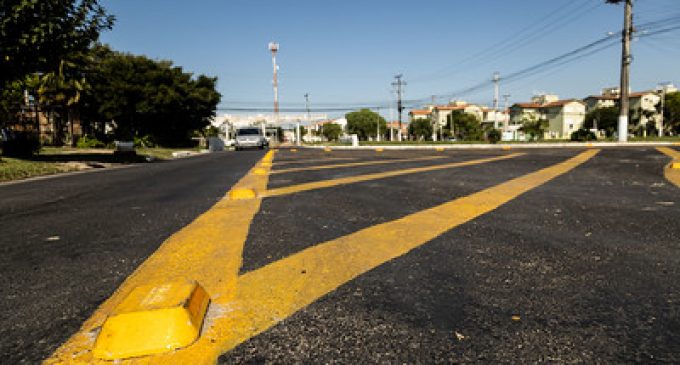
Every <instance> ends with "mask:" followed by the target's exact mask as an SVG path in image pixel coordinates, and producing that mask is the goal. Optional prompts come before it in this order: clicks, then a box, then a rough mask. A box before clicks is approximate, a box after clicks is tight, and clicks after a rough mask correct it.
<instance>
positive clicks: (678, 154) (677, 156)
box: [657, 147, 680, 188]
mask: <svg viewBox="0 0 680 365" xmlns="http://www.w3.org/2000/svg"><path fill="white" fill-rule="evenodd" d="M657 150H659V152H661V153H663V154H665V155H667V156H668V157H670V158H672V159H673V160H672V161H671V163H673V162H676V163H678V162H680V151H677V150H674V149H672V148H669V147H657ZM664 176H666V180H668V181H670V182H672V183H673V184H675V185H676V186H677V187H679V188H680V169H673V168H671V166H666V168H664Z"/></svg>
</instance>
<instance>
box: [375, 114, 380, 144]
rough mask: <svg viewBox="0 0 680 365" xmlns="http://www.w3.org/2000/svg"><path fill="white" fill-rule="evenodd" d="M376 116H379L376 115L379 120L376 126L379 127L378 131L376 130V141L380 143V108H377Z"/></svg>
mask: <svg viewBox="0 0 680 365" xmlns="http://www.w3.org/2000/svg"><path fill="white" fill-rule="evenodd" d="M376 114H377V115H376V116H377V118H376V119H377V121H376V123H375V124H376V125H377V126H378V129H377V130H376V134H375V140H376V141H377V142H380V108H377V109H376Z"/></svg>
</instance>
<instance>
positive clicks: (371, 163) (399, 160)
mask: <svg viewBox="0 0 680 365" xmlns="http://www.w3.org/2000/svg"><path fill="white" fill-rule="evenodd" d="M441 158H445V156H426V157H417V158H401V159H398V160H379V161H366V162H350V163H338V164H333V165H320V166H309V167H294V168H290V169H282V170H274V171H272V172H271V174H272V175H275V174H287V173H291V172H299V171H311V170H326V169H339V168H343V167H357V166H371V165H385V164H391V163H399V162H411V161H413V162H416V161H429V160H437V159H441Z"/></svg>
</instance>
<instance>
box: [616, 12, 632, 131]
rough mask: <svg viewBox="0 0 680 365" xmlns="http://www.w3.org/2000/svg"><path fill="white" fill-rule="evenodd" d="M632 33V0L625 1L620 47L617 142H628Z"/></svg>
mask: <svg viewBox="0 0 680 365" xmlns="http://www.w3.org/2000/svg"><path fill="white" fill-rule="evenodd" d="M632 33H633V0H625V11H624V18H623V40H622V43H623V44H622V47H621V51H622V52H621V53H622V55H621V90H620V93H619V95H620V102H619V107H620V110H619V142H627V141H628V109H629V103H630V101H629V97H630V96H629V89H630V63H631V61H632V59H631V56H630V38H631V34H632Z"/></svg>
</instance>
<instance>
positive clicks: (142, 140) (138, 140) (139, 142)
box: [134, 134, 156, 148]
mask: <svg viewBox="0 0 680 365" xmlns="http://www.w3.org/2000/svg"><path fill="white" fill-rule="evenodd" d="M134 141H135V147H143V148H150V147H156V142H155V141H154V138H153V137H152V136H151V135H149V134H147V135H144V136H142V137H135V139H134Z"/></svg>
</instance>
